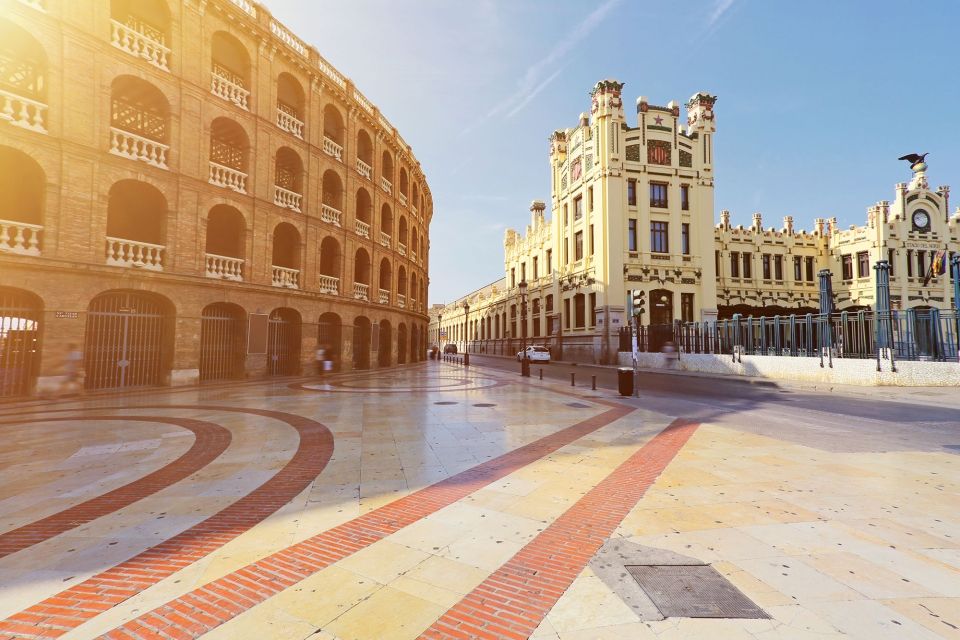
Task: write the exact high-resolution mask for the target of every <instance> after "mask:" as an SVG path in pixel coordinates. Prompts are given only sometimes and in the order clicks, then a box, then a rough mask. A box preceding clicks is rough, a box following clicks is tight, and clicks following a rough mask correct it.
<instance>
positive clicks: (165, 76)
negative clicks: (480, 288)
mask: <svg viewBox="0 0 960 640" xmlns="http://www.w3.org/2000/svg"><path fill="white" fill-rule="evenodd" d="M5 5H6V6H8V7H9V10H8V11H6V12H5V15H4V16H3V17H2V18H0V50H2V51H0V55H4V56H6V57H7V58H8V59H12V60H13V63H12V64H11V65H10V68H13V69H16V73H9V74H7V75H8V77H4V78H0V174H3V176H4V178H2V179H0V317H3V318H6V320H5V321H4V325H5V326H6V327H7V328H9V327H18V326H21V325H22V326H28V325H29V326H30V327H31V332H32V333H31V336H32V337H28V338H24V335H25V334H22V332H21V333H18V332H17V331H16V330H14V331H8V330H6V329H5V331H4V337H3V339H4V341H5V343H6V344H7V347H8V348H6V349H5V350H4V352H5V353H6V354H7V355H5V356H4V357H2V358H0V368H2V369H3V371H4V372H5V373H4V379H12V378H16V377H17V376H22V375H23V373H22V372H23V371H25V370H29V371H30V372H31V373H30V375H31V377H33V378H36V377H39V378H40V386H41V387H43V386H44V385H45V384H48V383H50V382H52V380H51V379H50V377H51V376H57V375H58V374H60V373H61V370H62V369H63V362H64V354H65V353H67V352H68V351H70V348H69V345H77V350H79V351H81V352H82V353H83V356H84V362H85V365H86V368H87V369H88V371H87V382H86V384H87V386H88V387H90V388H112V387H115V386H132V382H131V381H132V380H134V379H135V378H136V376H132V375H131V376H125V377H124V376H121V378H123V380H122V381H121V382H120V383H119V384H112V383H109V380H110V379H111V378H110V376H109V375H106V374H104V376H103V377H102V378H101V379H93V378H95V377H96V375H98V374H94V373H92V372H91V371H90V370H89V369H90V368H91V367H99V368H103V367H105V366H106V367H107V368H109V366H108V365H109V361H110V358H114V359H115V360H116V362H117V363H119V364H117V365H116V366H117V367H119V368H120V369H130V368H131V367H133V366H134V365H133V364H131V363H130V362H127V363H126V364H124V357H123V356H122V353H121V355H116V354H113V355H109V357H108V355H105V354H107V353H108V352H109V351H110V350H111V349H113V350H119V352H122V351H123V349H124V348H127V347H129V348H133V347H132V345H129V344H127V345H124V344H114V343H113V342H116V341H118V340H120V338H117V337H116V335H115V334H119V333H120V332H122V331H123V329H124V326H127V325H129V326H132V325H131V323H137V322H140V321H141V319H142V318H140V316H139V315H138V313H139V312H137V311H136V310H135V309H134V307H136V304H134V303H133V302H131V303H129V304H127V303H123V302H122V301H121V302H116V308H114V309H113V311H112V312H107V311H102V309H100V307H98V306H97V305H101V306H102V305H103V304H106V303H103V302H102V301H103V300H104V298H98V296H100V294H103V293H105V292H111V291H117V292H129V293H132V294H136V293H138V292H140V293H144V294H150V295H152V296H153V297H155V298H156V299H157V300H162V301H163V303H162V304H161V305H160V306H158V307H157V308H160V309H164V310H165V311H164V312H163V315H164V320H163V322H161V323H160V324H158V325H157V326H158V327H161V328H162V334H163V335H162V337H160V338H157V337H155V336H153V337H151V336H146V337H143V336H142V337H141V338H142V339H143V340H147V341H148V342H149V341H150V340H152V341H153V342H149V345H155V346H156V348H157V349H158V350H159V352H158V355H157V356H156V358H155V360H156V362H159V363H160V364H159V370H158V371H159V373H157V375H155V376H152V377H151V376H148V378H149V380H150V382H148V383H144V384H168V383H174V384H176V383H185V382H192V381H195V380H198V379H200V378H201V377H203V378H205V379H217V378H223V377H245V376H258V375H267V374H271V373H274V374H278V375H279V374H281V373H284V374H289V373H297V372H301V371H303V372H306V370H307V368H308V367H312V364H313V359H314V350H315V348H316V346H317V344H318V343H322V344H324V345H326V346H327V348H328V352H330V353H331V354H333V355H334V359H335V361H336V365H337V368H338V369H339V370H349V369H351V368H365V367H377V366H393V365H396V364H398V363H405V362H411V361H415V360H422V359H423V353H422V352H423V351H424V349H423V348H422V346H423V345H424V342H425V338H426V335H425V334H426V325H427V315H426V299H427V284H428V279H427V268H428V264H427V257H428V256H427V254H428V249H429V239H428V238H429V237H428V232H429V225H430V220H431V218H432V214H433V205H432V199H431V194H430V189H429V186H428V185H427V182H426V179H425V177H424V175H423V172H422V170H421V168H420V165H419V163H418V162H417V160H416V158H415V157H414V155H413V153H412V151H411V148H410V146H409V145H408V144H406V142H405V141H404V140H403V138H402V137H401V136H400V135H399V133H398V132H397V131H396V129H395V128H394V127H393V126H392V125H391V124H390V123H389V121H388V120H387V119H386V118H385V117H384V116H383V115H381V114H380V112H379V110H378V109H377V108H376V107H375V106H374V105H373V104H371V103H370V101H369V100H367V99H366V98H365V97H364V96H363V94H362V93H361V92H360V91H359V90H358V89H357V88H356V87H354V85H353V83H352V82H351V81H350V80H349V79H347V78H346V77H344V76H343V75H342V74H340V73H339V72H338V71H337V70H336V69H334V68H333V67H332V66H331V65H330V64H329V63H328V62H327V61H326V60H324V59H323V58H322V57H321V56H320V55H319V54H318V53H317V52H316V51H315V50H314V49H313V48H311V47H309V46H307V45H306V44H305V43H303V42H302V41H300V40H299V39H298V38H297V37H296V36H295V35H294V34H293V33H292V32H290V31H289V30H288V29H287V28H286V27H285V26H283V25H282V24H280V23H279V22H277V21H276V20H274V19H273V18H272V17H271V16H270V14H269V13H268V12H267V10H266V9H264V8H263V7H261V6H259V5H256V4H254V3H250V2H246V1H245V0H212V1H209V2H202V3H192V2H189V3H188V2H175V1H173V0H171V1H170V2H167V1H165V0H153V1H148V0H138V1H133V0H128V1H125V0H96V1H93V0H91V1H89V2H83V3H72V2H67V1H66V0H21V1H16V0H13V1H11V2H8V3H5ZM150 295H148V296H147V297H150ZM134 298H136V296H134V297H133V298H131V300H132V299H134ZM137 299H139V298H137ZM116 300H120V298H116ZM23 301H27V302H29V303H30V304H31V305H33V306H32V307H30V308H31V309H33V311H31V313H34V312H36V309H35V307H36V305H37V304H39V305H40V307H41V309H40V311H39V312H38V313H39V315H38V316H37V318H38V320H37V321H36V322H35V321H32V320H31V321H30V322H27V321H26V320H24V318H25V317H26V315H29V314H25V312H23V311H22V309H23V308H25V307H23V306H22V302H23ZM114 302H115V301H114ZM23 304H26V303H23ZM110 304H113V302H111V303H110ZM124 304H127V306H124ZM218 304H219V306H217V305H218ZM225 305H226V306H225ZM228 307H229V309H232V310H233V311H231V312H230V313H227V312H225V311H224V309H227V308H228ZM104 308H106V307H104ZM151 308H152V307H151ZM97 309H99V311H96V310H97ZM283 310H286V311H283ZM111 313H112V315H111ZM224 314H225V315H224ZM231 314H232V315H231ZM228 316H229V317H231V318H233V324H232V325H230V327H231V328H230V332H228V333H229V335H230V336H231V337H230V339H226V338H223V336H222V335H221V334H219V333H217V330H216V326H218V325H217V322H220V324H222V325H224V326H226V325H229V324H230V323H229V322H228V321H227V320H223V318H224V317H228ZM30 317H33V316H30ZM321 317H323V319H322V320H321ZM217 318H219V319H220V320H216V319H217ZM264 318H266V320H264ZM93 322H100V323H101V326H98V327H93V326H92V323H93ZM111 323H113V324H111ZM204 323H205V324H204ZM238 323H239V324H238ZM241 324H242V327H241V326H240V325H241ZM293 324H296V325H297V326H296V330H293V329H292V328H291V325H293ZM114 325H116V326H114ZM381 328H383V329H384V330H386V331H389V332H390V336H389V338H390V339H388V340H381V339H380V337H379V331H380V329H381ZM288 329H290V330H288ZM160 330H161V329H157V331H160ZM261 333H263V334H264V335H260V334H261ZM211 336H217V337H215V338H211ZM241 337H242V338H243V339H241ZM95 338H96V339H98V340H100V341H101V342H100V343H96V344H87V342H89V341H90V340H93V339H95ZM251 338H256V340H250V342H252V343H257V344H253V345H252V348H248V347H249V345H248V344H247V343H248V339H251ZM261 338H262V339H261ZM401 338H402V339H401ZM14 339H17V340H20V343H19V346H17V348H16V349H14V348H12V347H10V345H11V344H12V341H13V340H14ZM104 340H106V341H107V342H108V344H103V341H104ZM211 340H214V341H218V342H217V343H216V345H213V343H211ZM277 340H283V341H285V342H284V346H283V348H282V349H281V350H280V351H278V349H279V348H280V347H278V346H277V345H276V344H273V343H272V342H271V341H273V342H276V341H277ZM111 341H113V342H111ZM293 342H296V344H295V345H294V344H293ZM264 343H266V344H265V345H264ZM271 345H272V346H271ZM380 345H389V348H390V353H389V354H381V353H379V352H378V349H379V346H380ZM151 348H152V346H151ZM98 349H99V350H100V351H101V352H102V353H101V352H98V353H99V355H96V356H94V355H92V352H93V351H96V350H98ZM248 351H249V353H248ZM367 351H369V352H367ZM241 352H242V353H241ZM11 353H15V354H17V355H10V354H11ZM278 354H279V355H278ZM114 356H116V357H114ZM275 356H277V357H275ZM151 357H153V356H151ZM96 358H99V359H98V360H96V362H94V360H93V359H96ZM213 360H216V361H217V364H216V366H212V365H210V362H213ZM280 360H283V361H284V366H279V365H277V364H276V363H277V362H279V361H280ZM227 361H228V362H229V363H230V364H229V366H227V364H225V363H226V362H227ZM151 362H153V361H151ZM201 362H203V363H204V364H201ZM104 363H106V364H104ZM150 366H153V364H151V365H150ZM202 369H203V370H202ZM112 373H116V372H112ZM112 373H111V375H112ZM140 379H141V380H142V378H140ZM13 386H15V385H11V384H8V383H3V384H2V385H0V387H2V388H0V395H13V392H12V391H10V390H9V389H8V387H9V388H10V389H12V388H13ZM28 386H30V387H31V388H33V386H34V385H33V384H32V382H31V384H30V385H28ZM5 389H7V390H6V391H5Z"/></svg>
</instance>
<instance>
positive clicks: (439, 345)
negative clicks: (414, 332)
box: [437, 312, 443, 362]
mask: <svg viewBox="0 0 960 640" xmlns="http://www.w3.org/2000/svg"><path fill="white" fill-rule="evenodd" d="M442 322H443V314H442V313H439V312H438V313H437V362H440V359H441V358H443V341H442V340H441V339H440V337H441V335H442V332H443V326H442V324H441V323H442Z"/></svg>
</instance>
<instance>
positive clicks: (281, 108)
mask: <svg viewBox="0 0 960 640" xmlns="http://www.w3.org/2000/svg"><path fill="white" fill-rule="evenodd" d="M304 105H305V100H304V98H303V86H301V84H300V81H299V80H297V79H296V78H295V77H293V75H291V74H289V73H286V72H284V73H281V74H280V75H279V76H278V77H277V126H278V127H280V128H281V129H283V130H284V131H288V132H290V133H291V134H293V135H294V136H295V137H297V138H300V139H301V140H302V139H303V119H304V113H305V106H304Z"/></svg>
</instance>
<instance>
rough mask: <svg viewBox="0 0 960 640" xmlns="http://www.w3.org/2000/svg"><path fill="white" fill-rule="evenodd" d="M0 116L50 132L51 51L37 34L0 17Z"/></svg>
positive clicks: (42, 131)
mask: <svg viewBox="0 0 960 640" xmlns="http://www.w3.org/2000/svg"><path fill="white" fill-rule="evenodd" d="M0 61H2V62H0V113H2V114H3V115H0V119H5V120H7V121H9V122H10V124H12V125H14V126H17V127H23V128H24V129H29V130H31V131H37V132H39V133H46V132H47V128H46V119H47V54H46V52H45V51H44V50H43V47H41V46H40V43H39V42H37V41H36V40H35V39H34V38H33V36H31V35H30V34H29V33H27V32H26V31H24V30H23V29H21V28H20V27H18V26H17V25H15V24H13V23H12V22H9V21H7V20H0Z"/></svg>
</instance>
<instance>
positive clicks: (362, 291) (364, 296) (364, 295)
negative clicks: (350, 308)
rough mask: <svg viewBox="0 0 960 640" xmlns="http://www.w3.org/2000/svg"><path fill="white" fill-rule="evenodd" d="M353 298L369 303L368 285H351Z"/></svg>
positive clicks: (359, 283)
mask: <svg viewBox="0 0 960 640" xmlns="http://www.w3.org/2000/svg"><path fill="white" fill-rule="evenodd" d="M353 297H354V298H355V299H357V300H366V301H367V302H369V301H370V285H368V284H363V283H362V282H354V283H353Z"/></svg>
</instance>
